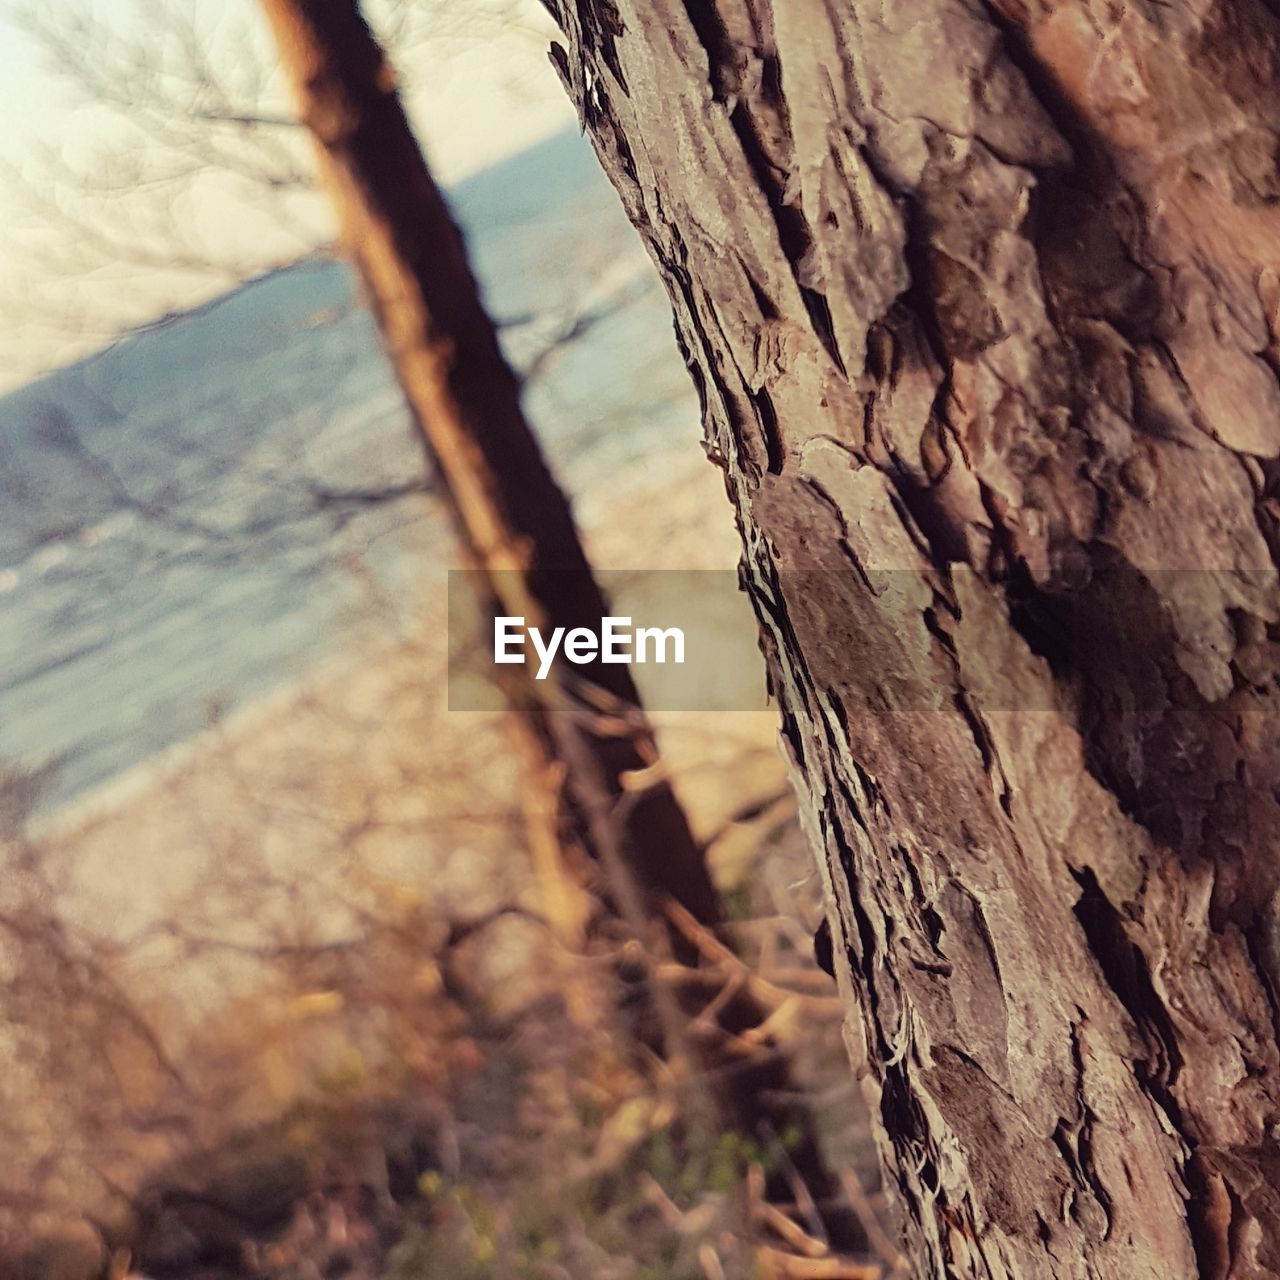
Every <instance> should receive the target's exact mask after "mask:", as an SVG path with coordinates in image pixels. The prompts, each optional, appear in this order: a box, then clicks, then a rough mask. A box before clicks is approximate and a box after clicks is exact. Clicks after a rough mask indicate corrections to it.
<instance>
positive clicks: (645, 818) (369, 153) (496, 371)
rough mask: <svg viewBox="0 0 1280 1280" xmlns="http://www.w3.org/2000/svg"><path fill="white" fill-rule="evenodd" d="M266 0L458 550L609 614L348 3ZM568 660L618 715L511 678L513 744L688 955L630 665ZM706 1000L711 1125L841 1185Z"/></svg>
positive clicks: (731, 1008) (787, 1092) (561, 600)
mask: <svg viewBox="0 0 1280 1280" xmlns="http://www.w3.org/2000/svg"><path fill="white" fill-rule="evenodd" d="M262 5H263V9H264V10H265V12H266V14H267V16H268V18H269V20H270V22H271V25H272V28H273V31H274V33H275V35H276V38H277V43H278V46H279V48H280V53H281V59H282V62H283V65H284V69H285V72H286V75H287V77H288V79H289V81H290V83H291V85H292V86H293V89H294V92H295V96H296V98H297V101H298V105H299V114H300V116H301V118H302V120H303V121H304V123H305V124H306V125H307V126H308V127H309V128H310V129H311V131H312V132H313V134H314V135H315V139H316V142H317V149H318V153H319V156H320V162H321V168H322V174H323V178H324V180H325V182H326V184H327V185H328V187H329V189H330V191H331V194H332V196H333V200H334V205H335V208H336V210H337V212H338V217H339V222H340V225H341V231H342V239H343V242H344V244H345V246H346V250H347V253H348V254H349V256H350V257H351V259H352V261H353V264H354V266H355V268H356V270H357V272H358V273H359V276H360V278H361V280H362V282H363V284H364V288H365V292H366V295H367V298H368V300H369V302H370V305H371V306H372V308H373V311H374V314H375V318H376V320H377V323H378V327H379V329H380V331H381V334H382V339H383V343H384V345H385V347H386V349H387V352H388V355H389V356H390V359H391V361H392V363H393V365H394V367H395V371H396V375H397V378H398V380H399V382H400V385H401V388H402V389H403V391H404V394H405V397H406V399H407V401H408V404H409V407H410V410H411V411H412V413H413V415H414V417H415V419H416V421H417V424H418V426H419V428H420V429H421V432H422V434H423V437H424V439H425V440H426V442H427V444H428V446H429V451H430V453H431V455H432V457H433V459H434V460H435V462H436V464H437V466H438V468H439V470H440V473H441V475H442V478H443V481H444V488H445V493H446V497H447V499H448V501H449V503H450V506H451V509H452V513H453V516H454V520H455V523H456V525H457V527H458V530H459V534H460V537H461V541H462V544H463V546H464V548H465V549H466V551H467V553H468V554H469V556H470V558H471V560H472V562H473V564H474V565H475V566H476V568H477V569H479V570H480V571H481V572H482V573H483V574H484V576H485V579H486V580H487V583H488V587H489V590H490V592H491V594H492V596H493V599H494V601H495V602H496V604H497V605H499V606H500V611H501V612H502V613H505V614H508V615H522V616H524V617H525V618H526V619H527V621H528V622H529V624H530V625H533V626H538V627H540V628H543V629H544V630H547V629H549V628H551V627H564V628H565V629H566V631H567V630H570V629H572V628H574V627H579V626H584V627H588V628H591V629H593V630H594V629H596V628H598V626H599V623H600V619H601V618H602V617H604V616H605V615H606V614H607V613H608V612H609V610H608V609H607V608H606V606H605V601H604V599H603V597H602V594H601V592H600V589H599V587H598V585H597V583H596V581H595V578H594V577H593V575H592V572H591V568H590V565H589V563H588V561H587V557H586V555H585V553H584V551H583V548H582V545H581V543H580V541H579V539H578V534H577V530H576V528H575V526H574V522H573V517H572V513H571V511H570V508H569V504H568V502H567V501H566V499H565V497H564V495H563V494H562V493H561V491H560V489H559V488H558V487H557V485H556V482H555V480H554V478H553V477H552V475H551V473H550V470H549V469H548V467H547V464H546V461H545V459H544V458H543V456H542V453H541V450H540V448H539V445H538V443H537V439H536V437H535V436H534V434H533V431H532V429H531V428H530V426H529V424H528V422H527V421H526V419H525V417H524V414H523V411H522V409H521V405H520V387H519V382H518V380H517V378H516V376H515V374H514V372H513V371H512V370H511V368H510V367H509V365H508V364H507V362H506V360H505V358H504V357H503V355H502V352H501V350H500V348H499V345H498V339H497V333H496V330H495V328H494V325H493V323H492V321H491V320H490V318H489V316H488V314H487V313H486V312H485V309H484V306H483V303H482V301H481V299H480V293H479V289H478V287H477V284H476V281H475V279H474V277H473V276H472V273H471V269H470V266H469V263H468V260H467V254H466V249H465V246H464V244H463V240H462V236H461V235H460V233H459V232H458V229H457V228H456V227H455V225H454V223H453V221H452V219H451V217H450V215H449V211H448V208H447V206H446V204H445V201H444V199H443V197H442V196H441V193H440V191H439V190H438V188H437V187H436V185H435V182H434V180H433V178H432V176H431V174H430V172H429V170H428V167H427V164H426V161H425V160H424V158H423V155H422V152H421V149H420V148H419V146H418V143H417V140H416V139H415V137H414V136H413V133H412V131H411V129H410V127H409V124H408V121H407V119H406V117H405V114H404V110H403V108H402V106H401V104H400V100H399V98H398V96H397V94H396V90H395V79H394V74H393V72H392V70H391V67H390V65H389V64H388V62H387V61H386V59H385V57H384V55H383V52H382V50H381V49H380V48H379V46H378V44H377V42H376V40H375V39H374V37H373V35H372V33H371V32H370V30H369V28H368V26H367V25H366V23H365V21H364V19H363V17H362V16H361V13H360V9H359V5H358V3H357V0H262ZM522 670H523V668H522ZM576 674H577V676H578V677H579V678H580V680H582V681H583V682H585V683H586V684H589V685H593V686H594V687H595V690H596V691H597V692H603V693H604V694H605V695H608V696H609V697H610V698H612V699H614V700H616V702H617V703H620V704H621V705H622V707H623V708H624V709H626V710H627V711H628V712H629V716H628V721H627V723H628V725H629V731H627V732H623V733H619V732H617V731H616V729H612V728H610V726H609V717H601V719H602V721H603V722H604V724H603V727H600V728H595V727H592V725H591V724H590V723H589V722H588V723H585V724H584V723H580V722H577V721H575V720H574V719H573V718H571V717H567V716H564V715H560V714H558V713H557V711H556V708H555V706H554V705H549V704H548V703H547V702H546V701H545V700H544V698H543V697H542V696H540V695H539V694H538V693H535V691H534V689H533V686H532V683H531V682H530V681H524V682H522V683H521V682H515V681H512V682H510V683H509V684H508V685H507V686H506V692H507V694H508V697H509V698H510V699H511V702H512V707H513V710H514V711H515V712H516V715H517V718H518V719H519V720H520V721H521V722H522V725H523V727H524V729H525V731H526V735H525V750H526V751H528V752H529V753H530V754H532V755H535V756H538V757H539V759H540V763H542V764H545V763H546V762H548V761H559V762H562V763H563V764H564V766H565V769H566V774H567V777H566V793H567V796H566V798H567V800H568V808H569V816H570V818H571V821H572V827H573V832H574V834H575V835H576V837H577V838H578V839H579V840H580V841H581V842H582V843H583V845H584V846H585V847H586V848H587V850H588V851H589V852H590V853H591V854H592V855H593V856H594V857H595V858H596V859H597V860H598V861H599V862H600V863H601V864H602V865H603V866H604V868H605V872H606V874H605V876H604V877H603V889H604V892H605V894H606V895H608V896H610V897H611V898H612V900H613V901H612V906H613V908H614V910H615V911H616V912H617V913H618V914H619V915H621V916H622V917H624V918H627V917H630V918H631V920H632V921H633V922H634V923H635V924H636V925H637V926H638V927H643V928H644V929H645V931H646V935H647V937H648V938H649V939H653V940H656V941H657V942H658V943H659V944H660V945H662V946H664V947H665V949H667V950H668V951H669V953H671V954H674V956H675V957H676V958H677V959H679V960H681V961H682V962H683V963H685V964H687V965H689V966H690V967H694V968H696V967H699V965H700V963H701V961H700V953H699V950H698V948H697V947H696V946H695V945H694V943H693V942H692V941H691V940H690V939H689V938H688V937H687V936H686V934H685V933H684V932H683V931H682V930H681V929H679V928H678V927H676V925H675V923H674V922H673V920H672V918H671V917H670V916H669V914H668V910H667V908H668V904H669V903H670V902H675V903H676V904H678V905H679V906H680V907H682V908H683V909H684V911H686V912H687V913H688V914H689V915H690V916H691V917H692V918H693V919H694V920H695V921H696V922H698V924H699V925H701V926H702V927H704V928H715V927H716V926H718V925H720V924H722V923H723V921H724V912H723V906H722V903H721V900H720V897H719V895H718V892H717V890H716V888H715V886H714V884H713V883H712V880H711V878H710V874H709V872H708V869H707V864H706V859H705V857H704V856H703V853H702V850H701V849H700V848H699V847H698V844H697V842H696V841H695V839H694V837H693V834H692V832H691V831H690V828H689V825H688V822H687V820H686V818H685V814H684V811H683V809H682V808H681V807H680V804H679V802H678V800H677V799H676V796H675V793H674V792H673V791H672V789H671V787H670V785H669V783H668V782H667V781H666V780H665V779H662V778H661V777H658V778H657V779H656V780H650V779H651V778H652V773H653V770H652V766H653V765H654V763H655V762H656V760H657V749H656V746H655V743H654V740H653V733H652V730H651V729H650V727H649V726H648V723H647V721H646V720H645V718H644V716H643V714H642V713H641V711H640V705H639V696H638V694H637V691H636V688H635V685H634V684H633V682H632V680H631V676H630V672H629V668H628V667H627V666H625V665H620V664H609V663H602V662H599V661H596V662H594V663H590V664H585V665H582V666H579V667H578V668H577V669H576ZM531 744H532V745H531ZM646 771H647V772H648V775H649V776H648V777H646V778H645V779H644V780H643V785H642V786H639V787H637V786H636V785H635V780H636V779H638V778H640V777H641V775H642V774H645V773H646ZM629 781H630V783H631V785H629ZM602 831H603V832H604V837H603V838H602V837H601V836H600V835H599V833H600V832H602ZM593 833H594V834H593ZM710 980H711V981H712V982H714V981H716V979H715V978H714V976H712V977H710ZM719 980H720V981H723V977H722V976H721V978H720V979H719ZM654 993H655V994H654V1004H655V1005H656V1006H657V1007H658V1013H659V1016H661V1010H662V1007H663V1005H664V1003H666V1001H665V998H664V993H663V991H662V990H661V989H659V988H657V987H656V986H655V988H654ZM715 994H716V991H715V988H714V986H713V987H712V988H711V989H710V990H699V989H698V988H697V987H696V986H686V987H684V988H682V989H681V990H680V992H679V996H678V1000H680V1001H683V1002H684V1003H685V1009H684V1012H685V1013H687V1014H700V1013H701V1012H702V1006H703V1005H704V1004H706V1003H707V1002H708V1001H709V1000H710V999H711V998H712V996H713V995H715ZM721 1003H722V1007H720V1011H719V1012H718V1014H717V1015H716V1017H715V1018H714V1019H713V1020H712V1019H703V1020H702V1023H703V1024H705V1025H706V1027H707V1030H704V1031H703V1032H702V1039H701V1040H700V1043H699V1045H698V1048H699V1050H700V1059H699V1063H698V1065H700V1066H701V1067H702V1068H703V1069H704V1070H706V1071H708V1073H714V1087H712V1088H710V1089H709V1090H708V1093H709V1094H710V1096H711V1098H712V1100H713V1101H714V1103H715V1104H716V1105H717V1107H718V1110H719V1115H720V1119H721V1121H722V1123H723V1124H725V1125H726V1126H727V1127H730V1128H734V1129H737V1130H739V1131H741V1132H744V1133H753V1134H754V1133H759V1132H761V1129H762V1128H764V1130H765V1131H766V1132H772V1133H773V1134H775V1135H776V1134H780V1133H782V1132H784V1131H789V1132H791V1133H793V1134H798V1135H799V1139H798V1141H797V1142H796V1143H794V1144H793V1146H792V1149H791V1151H790V1156H791V1158H792V1160H793V1161H794V1163H795V1164H796V1165H797V1167H799V1168H800V1169H801V1170H802V1171H803V1172H804V1173H805V1175H806V1178H807V1180H808V1181H809V1182H810V1184H811V1190H812V1192H813V1194H814V1195H815V1197H817V1198H818V1199H819V1200H822V1199H824V1198H825V1199H828V1200H829V1199H830V1198H831V1197H833V1196H835V1194H836V1191H837V1187H836V1184H835V1183H834V1181H833V1180H832V1179H831V1177H830V1174H829V1172H828V1171H827V1169H826V1167H825V1164H824V1162H823V1160H822V1158H821V1155H820V1152H819V1149H818V1145H817V1139H816V1134H815V1133H814V1131H813V1128H812V1123H811V1120H810V1117H809V1115H808V1113H807V1112H806V1111H805V1110H803V1109H802V1108H800V1107H798V1106H797V1104H796V1103H795V1101H794V1097H793V1095H792V1093H791V1086H790V1077H789V1070H788V1065H787V1063H786V1061H785V1059H784V1058H783V1057H782V1056H781V1054H780V1053H779V1052H778V1051H777V1049H776V1047H772V1046H771V1045H769V1044H767V1043H766V1045H765V1046H764V1049H763V1051H762V1052H761V1053H760V1054H759V1055H758V1056H756V1057H747V1058H744V1057H743V1056H742V1054H741V1053H740V1052H737V1051H736V1050H735V1048H734V1047H733V1043H732V1042H733V1040H734V1038H735V1037H737V1036H739V1035H740V1034H741V1033H743V1032H745V1031H747V1030H749V1029H752V1028H755V1027H757V1026H758V1025H759V1024H760V1023H761V1022H762V1021H763V1020H764V1012H763V1011H762V1009H761V1008H760V1006H759V1005H758V1004H757V1002H756V1001H755V1000H754V999H753V998H752V997H751V996H750V995H749V994H747V993H739V994H738V995H736V996H734V997H733V998H731V999H730V1000H728V1001H727V1002H721ZM665 1021H666V1022H667V1023H670V1021H671V1020H670V1019H669V1018H668V1019H665ZM667 1030H668V1032H669V1031H670V1030H671V1028H670V1026H668V1028H667ZM680 1035H681V1038H683V1036H685V1035H687V1030H686V1031H682V1032H681V1033H680ZM671 1047H673V1048H674V1047H675V1046H674V1045H673V1046H671ZM827 1221H828V1225H829V1227H830V1228H831V1229H832V1230H833V1232H835V1233H837V1234H838V1235H839V1236H840V1238H841V1241H842V1242H844V1243H848V1242H849V1241H850V1233H851V1231H852V1227H851V1220H850V1218H849V1215H848V1214H847V1211H846V1210H845V1209H843V1208H835V1207H832V1208H831V1209H830V1212H829V1213H828V1215H827Z"/></svg>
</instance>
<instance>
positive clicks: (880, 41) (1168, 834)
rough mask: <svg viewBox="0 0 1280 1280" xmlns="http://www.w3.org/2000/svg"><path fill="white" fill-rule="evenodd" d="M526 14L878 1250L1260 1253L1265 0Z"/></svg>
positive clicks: (1090, 1255) (854, 2)
mask: <svg viewBox="0 0 1280 1280" xmlns="http://www.w3.org/2000/svg"><path fill="white" fill-rule="evenodd" d="M551 8H552V10H553V12H554V13H555V16H556V17H557V19H558V21H559V23H560V25H561V28H562V30H563V31H564V33H565V36H566V41H565V47H564V48H558V47H557V48H555V49H553V51H552V52H553V58H554V60H555V61H556V63H557V64H558V67H559V69H560V72H561V75H562V78H563V79H564V80H565V83H566V85H567V87H568V89H569V91H570V93H571V94H572V96H573V98H574V99H575V101H576V102H577V105H578V108H579V111H580V113H581V116H582V119H583V123H584V126H585V128H586V129H587V130H588V132H589V133H590V135H591V138H592V139H593V141H594V144H595V146H596V149H597V152H598V153H599V156H600V158H601V160H602V162H603V164H604V167H605V168H606V170H607V171H608V173H609V175H610V177H611V178H612V180H613V182H614V184H615V186H616V187H617V189H618V191H619V193H620V194H621V196H622V199H623V201H624V203H625V205H626V208H627V210H628V212H629V214H630V216H631V219H632V221H633V222H634V223H635V225H636V227H637V228H638V229H639V231H640V233H641V235H642V237H643V238H644V240H645V242H646V244H647V246H648V248H649V250H650V252H651V254H652V256H653V257H654V259H655V261H656V263H657V265H658V267H659V269H660V271H661V273H662V275H663V277H664V279H665V281H666V284H667V288H668V290H669V293H670V296H671V301H672V305H673V309H674V312H675V319H676V328H677V333H678V336H679V339H680V342H681V344H682V347H683V349H684V351H685V353H686V357H687V361H688V364H689V367H690V371H691V373H692V375H693V378H694V381H695V382H696V384H697V385H698V388H699V390H700V392H701V394H702V396H703V400H704V407H705V415H704V416H705V430H706V433H707V447H708V450H709V452H710V453H711V454H712V456H713V457H714V458H716V459H718V460H719V461H720V463H721V465H722V466H723V467H724V471H725V481H726V487H727V490H728V494H729V497H730V499H731V501H732V504H733V507H734V509H735V511H736V513H737V518H738V521H739V524H740V528H741V532H742V537H743V545H744V556H743V566H744V568H743V576H744V580H745V584H746V587H747V590H748V591H749V593H750V595H751V598H752V600H753V602H754V605H755V608H756V612H757V614H758V617H759V623H760V627H761V634H762V637H763V646H764V649H765V652H766V657H767V660H768V667H769V671H770V676H771V681H772V684H773V686H774V688H775V690H776V693H777V696H778V701H779V703H780V707H781V714H782V723H783V738H784V741H785V744H786V746H787V748H788V750H789V751H790V753H791V756H792V759H793V762H794V776H795V780H796V782H797V785H798V787H799V789H800V791H801V794H802V798H803V799H804V802H805V808H806V810H807V814H808V822H809V826H810V828H811V834H812V837H813V840H814V843H815V847H816V850H817V854H818V858H819V862H820V864H821V867H822V870H823V873H824V876H825V882H826V884H827V887H828V890H829V901H828V907H829V916H830V920H831V925H832V929H833V933H834V937H835V952H836V957H837V965H838V969H839V976H840V980H841V986H842V990H843V991H844V992H845V994H846V998H847V1003H848V1007H849V1017H848V1027H849V1037H850V1041H851V1048H852V1049H853V1051H854V1053H855V1057H861V1056H862V1055H863V1054H864V1053H865V1055H866V1057H867V1059H868V1061H869V1065H870V1072H869V1077H870V1080H869V1087H870V1088H871V1090H872V1093H873V1097H874V1100H875V1102H876V1106H875V1110H876V1113H877V1115H878V1118H879V1124H880V1126H881V1130H882V1134H881V1136H882V1144H881V1145H882V1151H883V1154H884V1159H885V1162H886V1167H887V1169H888V1171H889V1175H890V1178H891V1180H892V1181H893V1182H894V1183H895V1184H896V1186H897V1188H898V1189H899V1190H900V1192H901V1196H902V1201H903V1204H904V1206H905V1210H906V1216H907V1219H908V1223H909V1226H908V1231H909V1236H910V1240H909V1243H910V1245H911V1247H912V1250H913V1256H914V1257H915V1259H916V1262H917V1265H918V1269H919V1273H920V1274H921V1275H928V1276H964V1277H970V1276H999V1277H1018V1278H1019V1280H1024V1278H1027V1277H1040V1276H1046V1277H1047V1276H1054V1277H1077V1276H1078V1277H1085V1276H1088V1277H1109V1278H1110V1277H1114V1278H1115V1280H1134V1278H1135V1277H1157V1276H1159V1277H1172V1276H1178V1277H1181V1276H1197V1275H1198V1276H1204V1277H1228V1276H1231V1277H1249V1276H1272V1275H1277V1274H1280V1221H1278V1211H1280V1187H1278V1184H1280V1146H1278V1145H1277V1138H1278V1137H1280V1075H1277V1025H1278V1007H1277V980H1280V928H1278V922H1280V910H1278V905H1280V896H1278V894H1277V888H1278V886H1280V862H1278V861H1277V841H1278V837H1280V822H1278V819H1280V803H1278V799H1277V797H1278V795H1280V790H1278V788H1280V747H1278V746H1277V733H1276V729H1277V716H1276V709H1277V696H1278V694H1277V676H1278V675H1280V647H1277V637H1278V636H1280V592H1278V590H1277V577H1276V568H1275V566H1276V558H1277V550H1278V548H1280V542H1278V529H1280V525H1278V523H1277V520H1278V518H1280V386H1278V385H1277V383H1278V378H1280V324H1278V322H1280V167H1278V140H1280V89H1278V88H1277V84H1278V83H1280V80H1278V75H1280V18H1278V17H1277V13H1276V10H1275V6H1274V5H1273V4H1272V3H1271V0H1194V2H1191V0H1173V3H1168V2H1167V0H1133V2H1132V3H1129V4H1126V5H1116V4H1112V3H1111V2H1110V0H897V2H896V3H884V2H883V0H777V3H772V4H771V3H769V0H684V2H681V0H645V2H644V3H640V0H582V2H581V3H576V4H570V3H568V2H567V0H551ZM814 575H821V579H820V582H821V586H822V589H820V590H815V589H814V588H815V580H814Z"/></svg>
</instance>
